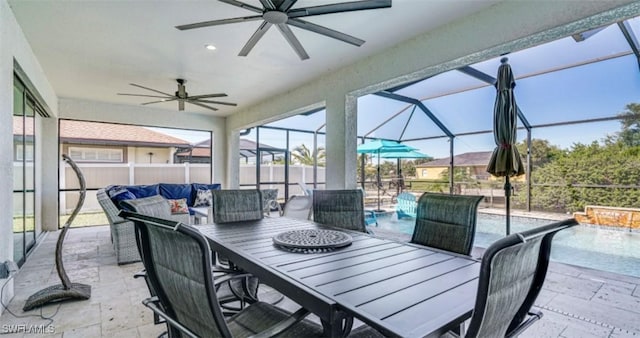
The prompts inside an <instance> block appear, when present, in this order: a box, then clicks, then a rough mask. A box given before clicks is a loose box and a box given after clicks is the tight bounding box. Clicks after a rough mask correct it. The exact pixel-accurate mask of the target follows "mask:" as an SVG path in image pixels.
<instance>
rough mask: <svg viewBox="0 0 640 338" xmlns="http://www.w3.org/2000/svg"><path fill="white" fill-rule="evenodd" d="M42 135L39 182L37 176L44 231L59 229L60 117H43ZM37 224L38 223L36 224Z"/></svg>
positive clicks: (39, 143) (41, 221)
mask: <svg viewBox="0 0 640 338" xmlns="http://www.w3.org/2000/svg"><path fill="white" fill-rule="evenodd" d="M40 120H41V122H42V135H41V136H40V139H42V140H43V141H44V140H46V141H44V142H38V145H39V146H40V150H37V152H38V153H39V154H41V157H40V161H41V162H40V163H37V166H39V167H40V168H42V171H41V172H42V176H40V177H41V180H40V182H39V183H38V181H37V180H38V178H36V184H37V186H36V190H37V189H38V188H39V189H40V193H39V194H38V195H39V199H40V201H42V209H41V210H42V213H41V215H40V224H41V227H42V231H56V230H58V219H59V217H58V215H59V214H58V212H59V210H58V198H59V193H58V175H59V172H60V170H64V167H63V168H61V167H60V166H61V165H62V163H63V162H62V161H61V157H60V156H61V155H62V154H61V153H60V152H61V151H62V150H61V149H58V133H59V130H58V119H57V118H53V117H51V118H41V119H40ZM36 226H37V225H36Z"/></svg>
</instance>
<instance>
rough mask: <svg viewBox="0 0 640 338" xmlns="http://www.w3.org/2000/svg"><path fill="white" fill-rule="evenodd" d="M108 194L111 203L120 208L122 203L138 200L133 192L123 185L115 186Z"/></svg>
mask: <svg viewBox="0 0 640 338" xmlns="http://www.w3.org/2000/svg"><path fill="white" fill-rule="evenodd" d="M107 193H108V194H109V197H110V198H111V201H113V204H115V205H118V206H119V205H120V201H124V200H134V199H136V196H135V195H134V194H133V193H131V191H129V190H127V188H125V187H123V186H121V185H117V186H114V187H113V188H111V189H109V190H108V192H107Z"/></svg>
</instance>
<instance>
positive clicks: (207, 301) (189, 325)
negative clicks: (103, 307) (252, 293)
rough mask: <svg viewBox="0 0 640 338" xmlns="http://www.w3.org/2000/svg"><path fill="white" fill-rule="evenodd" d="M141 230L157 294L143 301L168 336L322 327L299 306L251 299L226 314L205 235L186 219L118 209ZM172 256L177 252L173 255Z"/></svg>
mask: <svg viewBox="0 0 640 338" xmlns="http://www.w3.org/2000/svg"><path fill="white" fill-rule="evenodd" d="M121 215H122V216H123V217H124V218H126V219H129V220H132V221H134V222H135V225H136V227H137V228H138V231H139V234H140V243H141V249H142V252H143V255H144V257H145V259H144V260H143V264H144V266H145V268H146V270H147V274H148V276H149V280H150V283H151V285H152V286H153V288H154V289H155V290H156V296H155V297H150V298H147V299H145V300H144V301H143V304H144V305H145V306H147V307H148V308H150V309H151V310H152V311H154V312H155V313H157V314H158V315H159V316H161V317H162V318H164V319H165V320H166V321H167V325H168V327H169V336H170V337H180V336H183V335H184V336H189V337H239V336H242V337H246V336H251V335H254V334H263V335H264V337H268V336H275V335H278V337H320V336H322V333H323V330H322V327H321V326H320V325H318V324H315V323H313V322H311V321H308V320H306V319H304V317H305V316H306V315H307V314H308V313H309V312H308V311H307V310H306V309H300V310H298V311H296V312H295V313H293V314H291V313H289V312H286V311H285V310H283V309H280V308H278V307H276V306H274V305H271V304H268V303H264V302H256V303H253V304H251V305H249V306H248V307H246V308H244V309H242V310H241V311H240V312H239V313H237V314H236V315H234V316H232V317H228V318H225V316H224V315H223V311H222V309H221V307H220V305H219V303H218V295H217V294H216V285H217V284H218V283H219V282H220V281H221V280H224V279H225V277H227V278H237V276H225V277H223V278H219V279H218V280H216V279H217V278H215V277H214V275H213V274H211V268H210V267H211V264H212V261H211V249H210V247H209V243H208V242H207V240H206V238H205V237H204V236H203V235H202V234H201V233H200V232H199V231H198V230H196V229H195V228H193V227H192V226H190V225H186V224H182V223H179V222H174V221H169V220H164V219H160V218H155V217H150V216H146V215H141V214H137V213H133V212H129V211H122V213H121ZM177 257H180V258H179V259H177Z"/></svg>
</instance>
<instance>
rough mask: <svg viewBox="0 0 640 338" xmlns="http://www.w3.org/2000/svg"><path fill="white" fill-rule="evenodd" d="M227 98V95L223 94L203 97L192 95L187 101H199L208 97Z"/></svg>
mask: <svg viewBox="0 0 640 338" xmlns="http://www.w3.org/2000/svg"><path fill="white" fill-rule="evenodd" d="M225 96H227V94H225V93H218V94H204V95H193V96H189V99H191V100H199V99H206V98H208V97H225Z"/></svg>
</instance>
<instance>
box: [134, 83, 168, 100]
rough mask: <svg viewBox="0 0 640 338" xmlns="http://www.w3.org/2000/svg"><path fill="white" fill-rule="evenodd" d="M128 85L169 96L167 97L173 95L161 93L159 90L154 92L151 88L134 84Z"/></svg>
mask: <svg viewBox="0 0 640 338" xmlns="http://www.w3.org/2000/svg"><path fill="white" fill-rule="evenodd" d="M129 84H130V85H132V86H134V87H138V88H142V89H146V90H150V91H152V92H156V93H160V94H164V95H167V96H169V97H173V95H171V94H169V93H165V92H161V91H159V90H155V89H152V88H149V87H145V86H141V85H138V84H135V83H129Z"/></svg>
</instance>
